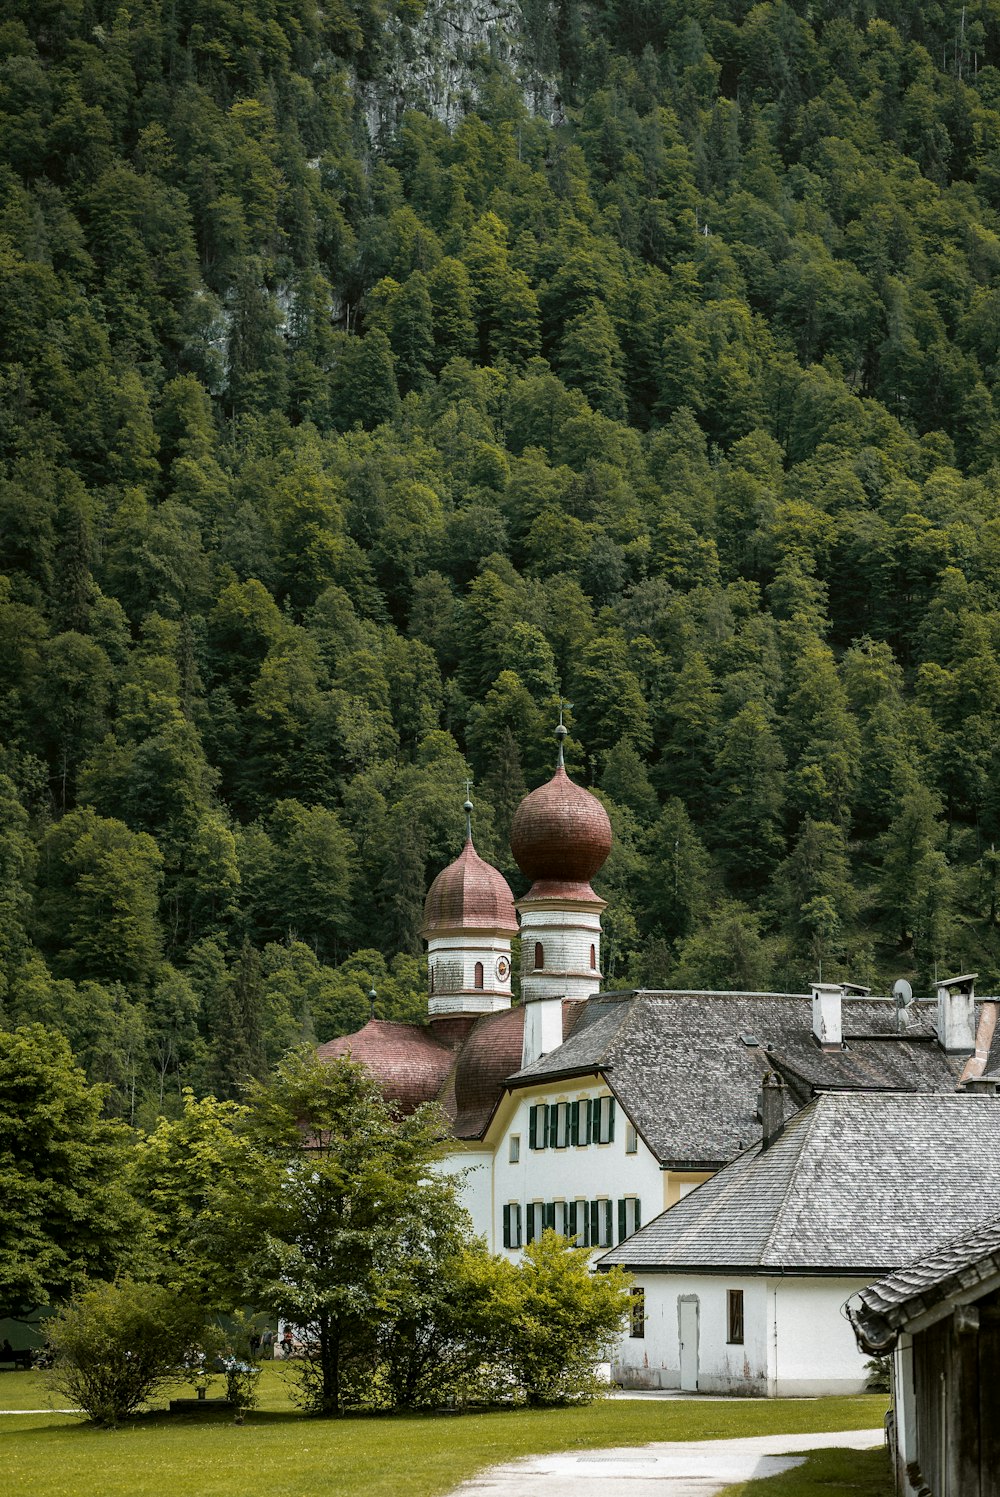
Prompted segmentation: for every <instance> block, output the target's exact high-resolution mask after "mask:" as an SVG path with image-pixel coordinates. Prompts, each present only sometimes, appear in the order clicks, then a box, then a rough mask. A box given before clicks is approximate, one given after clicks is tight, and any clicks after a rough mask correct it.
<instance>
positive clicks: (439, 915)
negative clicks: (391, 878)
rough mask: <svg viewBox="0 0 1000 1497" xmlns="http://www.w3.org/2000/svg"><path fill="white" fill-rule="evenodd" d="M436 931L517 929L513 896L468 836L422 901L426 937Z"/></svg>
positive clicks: (424, 934) (501, 876) (500, 876)
mask: <svg viewBox="0 0 1000 1497" xmlns="http://www.w3.org/2000/svg"><path fill="white" fill-rule="evenodd" d="M439 930H498V931H510V932H511V933H512V934H513V933H514V932H516V930H517V915H516V914H515V913H514V896H513V894H512V893H511V890H510V885H509V884H508V882H507V880H506V879H505V878H504V876H503V874H502V873H500V872H499V871H498V870H497V869H496V868H493V867H491V866H490V864H489V863H487V862H484V860H483V859H482V858H481V857H480V856H479V854H478V853H477V852H476V849H475V848H474V847H473V845H472V838H471V836H470V837H468V838H467V839H466V843H465V846H464V847H463V848H462V851H461V852H460V853H459V855H458V857H457V858H456V859H455V861H454V863H449V864H448V867H447V868H442V870H441V872H440V873H439V874H438V876H437V878H436V879H435V880H434V882H433V883H432V884H431V886H430V888H429V889H428V891H427V898H426V900H425V902H424V929H423V936H424V938H425V940H426V939H427V938H428V937H429V936H431V935H433V934H434V933H435V932H436V931H439Z"/></svg>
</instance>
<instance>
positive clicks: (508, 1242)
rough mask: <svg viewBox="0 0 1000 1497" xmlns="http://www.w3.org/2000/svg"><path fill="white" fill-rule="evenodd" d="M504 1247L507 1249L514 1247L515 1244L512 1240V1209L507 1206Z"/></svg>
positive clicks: (504, 1222) (504, 1213)
mask: <svg viewBox="0 0 1000 1497" xmlns="http://www.w3.org/2000/svg"><path fill="white" fill-rule="evenodd" d="M503 1245H504V1247H506V1248H509V1247H513V1246H514V1244H513V1243H512V1242H511V1240H510V1207H509V1206H505V1207H504V1208H503Z"/></svg>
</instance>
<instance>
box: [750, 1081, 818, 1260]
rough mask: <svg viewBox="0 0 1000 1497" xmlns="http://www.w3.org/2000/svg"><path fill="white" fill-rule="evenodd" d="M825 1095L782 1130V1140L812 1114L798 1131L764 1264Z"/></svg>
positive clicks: (772, 1219)
mask: <svg viewBox="0 0 1000 1497" xmlns="http://www.w3.org/2000/svg"><path fill="white" fill-rule="evenodd" d="M823 1095H830V1094H829V1093H821V1094H820V1096H818V1097H814V1098H813V1099H812V1101H811V1102H807V1103H806V1105H805V1107H800V1108H799V1110H798V1112H794V1113H793V1114H792V1116H791V1117H790V1118H789V1119H788V1122H787V1123H786V1124H785V1126H784V1128H783V1130H782V1132H781V1134H780V1138H787V1137H788V1129H789V1127H790V1126H791V1125H792V1124H794V1123H795V1120H796V1119H797V1118H799V1119H801V1118H802V1115H803V1113H806V1112H808V1113H809V1114H810V1115H809V1117H808V1118H806V1119H805V1120H804V1121H803V1122H801V1123H800V1126H799V1128H797V1129H796V1133H800V1132H801V1135H802V1136H801V1138H799V1139H798V1140H797V1143H798V1147H797V1150H796V1152H795V1154H794V1155H793V1156H792V1161H791V1165H790V1167H789V1168H788V1173H787V1175H786V1178H785V1188H784V1190H783V1191H782V1193H781V1200H780V1201H779V1202H778V1206H777V1209H776V1210H775V1211H774V1213H773V1215H772V1217H771V1225H770V1227H769V1228H768V1230H767V1235H766V1236H765V1238H764V1244H763V1248H762V1250H761V1261H762V1262H764V1261H766V1257H765V1255H766V1254H767V1253H768V1252H769V1250H770V1248H771V1246H772V1244H773V1243H774V1241H775V1239H776V1238H777V1236H778V1223H779V1222H780V1221H781V1220H782V1217H783V1216H784V1212H785V1207H786V1205H787V1204H788V1201H789V1198H790V1197H791V1195H792V1190H793V1187H795V1186H797V1183H798V1182H797V1178H796V1177H797V1174H798V1169H799V1166H800V1165H801V1162H802V1158H803V1154H804V1153H805V1150H806V1147H807V1145H808V1143H809V1139H810V1136H811V1134H812V1130H813V1127H814V1125H815V1121H816V1115H817V1113H818V1111H819V1103H820V1100H821V1097H822V1096H823ZM777 1142H779V1139H776V1140H775V1143H777Z"/></svg>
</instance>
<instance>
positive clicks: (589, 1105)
mask: <svg viewBox="0 0 1000 1497" xmlns="http://www.w3.org/2000/svg"><path fill="white" fill-rule="evenodd" d="M583 1105H584V1107H586V1109H587V1115H586V1119H585V1123H584V1139H583V1141H584V1143H585V1144H589V1143H590V1141H591V1139H592V1138H593V1136H594V1104H593V1102H592V1101H591V1099H590V1098H589V1097H588V1098H587V1100H586V1102H585V1103H584V1104H583Z"/></svg>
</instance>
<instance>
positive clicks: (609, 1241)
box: [604, 1201, 614, 1247]
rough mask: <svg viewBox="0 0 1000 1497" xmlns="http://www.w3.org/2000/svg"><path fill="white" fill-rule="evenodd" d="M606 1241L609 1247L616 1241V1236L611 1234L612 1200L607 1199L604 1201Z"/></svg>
mask: <svg viewBox="0 0 1000 1497" xmlns="http://www.w3.org/2000/svg"><path fill="white" fill-rule="evenodd" d="M604 1241H605V1242H606V1243H607V1245H608V1247H610V1246H611V1244H612V1242H614V1238H613V1237H612V1235H611V1202H610V1201H605V1202H604Z"/></svg>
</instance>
